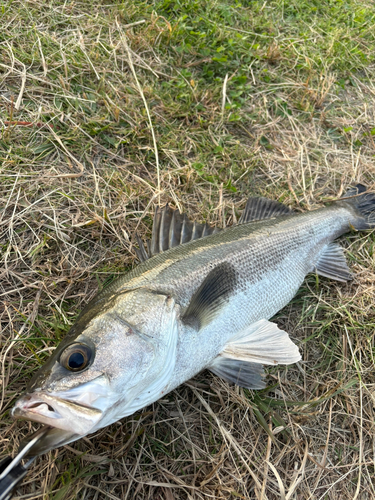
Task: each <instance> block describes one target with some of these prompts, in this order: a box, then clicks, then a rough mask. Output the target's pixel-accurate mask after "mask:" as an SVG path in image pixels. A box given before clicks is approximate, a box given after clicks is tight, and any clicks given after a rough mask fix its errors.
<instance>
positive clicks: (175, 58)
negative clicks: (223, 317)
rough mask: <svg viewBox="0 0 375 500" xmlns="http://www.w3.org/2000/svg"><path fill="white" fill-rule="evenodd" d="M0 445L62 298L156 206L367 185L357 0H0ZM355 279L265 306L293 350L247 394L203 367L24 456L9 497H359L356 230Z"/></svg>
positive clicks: (368, 31)
mask: <svg viewBox="0 0 375 500" xmlns="http://www.w3.org/2000/svg"><path fill="white" fill-rule="evenodd" d="M0 19H1V32H0V76H1V82H0V127H1V130H0V158H1V166H0V196H1V203H0V224H1V226H0V231H1V233H0V245H1V260H2V269H1V282H0V296H1V302H0V317H1V326H2V331H1V364H0V369H1V377H2V385H1V398H0V403H1V410H2V417H1V421H0V426H1V427H0V429H1V438H0V445H1V447H0V450H1V455H4V454H8V453H12V452H14V451H15V450H16V449H17V446H18V443H19V442H20V440H21V439H22V437H23V436H25V435H26V434H28V433H29V432H30V431H32V430H33V429H36V428H37V426H36V425H33V424H31V423H29V422H20V421H16V422H15V421H13V420H12V419H11V417H10V410H11V408H12V406H13V404H14V402H15V400H16V398H17V397H18V395H19V394H20V393H21V392H22V391H24V390H25V387H26V383H27V380H28V379H29V378H30V376H31V374H32V373H34V372H35V370H36V369H37V368H38V367H39V366H40V365H42V364H43V363H44V361H45V360H46V358H47V357H48V355H49V354H50V353H51V352H52V350H53V349H54V347H55V346H56V345H57V344H58V343H59V341H60V339H61V338H62V337H63V335H64V334H65V333H66V332H67V330H68V329H69V327H70V325H71V324H72V323H73V322H74V319H75V318H76V317H77V315H78V313H79V311H80V310H81V309H82V307H83V305H84V304H85V303H87V301H88V300H89V299H90V298H91V297H93V296H94V295H95V294H96V293H97V291H98V290H100V289H101V288H102V287H103V286H105V284H106V283H108V282H109V281H111V280H113V279H114V278H116V277H117V276H119V275H120V274H122V273H124V272H126V271H127V270H129V269H131V268H132V267H133V266H134V265H136V255H135V249H134V248H135V247H134V246H133V245H134V234H135V232H136V231H138V232H139V233H140V235H141V236H142V238H147V237H149V236H150V233H151V226H152V215H153V213H154V210H155V207H156V205H157V204H164V203H166V202H169V203H170V204H171V205H172V206H173V207H178V208H179V209H180V210H181V211H184V212H186V213H187V214H188V215H189V217H190V218H192V219H194V220H197V221H199V222H202V221H207V222H209V223H211V224H217V225H219V226H221V227H222V226H224V225H230V224H232V223H233V221H236V220H238V217H239V215H240V213H241V210H242V208H243V207H244V205H245V203H246V199H247V197H248V196H249V195H257V196H259V195H262V196H267V197H269V198H272V199H275V200H279V201H281V202H283V203H285V204H287V205H288V206H290V207H292V208H294V209H296V210H298V211H306V210H313V209H314V208H317V207H319V206H322V204H323V203H328V202H330V201H331V200H334V199H336V198H337V197H339V196H340V195H341V194H342V193H343V192H344V191H345V189H346V187H347V186H349V185H351V184H353V183H356V182H361V183H363V184H365V185H367V186H368V187H369V188H373V189H375V166H374V165H375V163H374V155H375V116H374V115H375V106H374V104H375V85H374V83H373V74H374V69H375V31H374V29H373V26H374V22H375V7H374V4H373V2H371V1H370V0H367V1H366V0H364V1H360V0H345V1H342V0H325V1H322V0H309V1H307V0H275V1H267V0H266V1H264V0H260V1H258V0H254V1H244V2H242V3H241V2H238V1H235V0H233V1H232V2H230V1H229V0H228V1H224V0H200V1H199V2H198V1H197V0H186V1H180V0H164V1H158V0H155V1H154V2H151V1H143V2H142V1H140V0H133V1H131V0H125V1H117V2H111V1H107V2H93V1H92V0H86V1H71V2H68V1H58V0H49V1H42V0H22V1H18V0H13V1H11V0H9V1H4V0H2V1H1V0H0ZM341 244H342V245H343V246H344V247H345V253H346V256H347V260H348V263H349V266H350V268H351V269H352V271H353V273H354V280H353V281H352V282H350V283H348V284H343V283H337V282H333V281H330V280H328V279H324V278H318V277H316V276H315V275H310V276H308V277H307V278H306V281H305V283H304V284H303V286H302V287H301V289H300V291H299V293H298V294H297V296H296V297H295V299H294V300H293V301H292V302H291V303H290V304H289V305H288V306H287V307H286V308H285V309H283V310H282V311H280V313H279V314H278V315H277V317H276V318H274V321H276V322H277V323H278V324H279V326H280V327H282V328H283V329H285V330H287V331H288V332H289V333H290V336H291V337H292V339H293V340H294V341H295V342H296V343H297V344H298V346H299V348H300V351H301V354H302V359H303V360H302V361H301V362H300V363H299V364H298V365H294V366H290V367H281V368H274V369H272V370H270V371H269V376H268V387H267V389H265V390H263V391H258V392H257V391H248V390H243V389H239V388H237V387H234V386H230V385H229V384H227V383H226V382H224V381H222V380H220V379H219V378H217V377H215V376H214V375H212V374H210V373H209V372H203V373H202V374H200V375H199V376H197V377H196V378H195V379H193V380H191V381H189V382H188V383H187V384H185V385H183V386H181V387H180V388H179V389H178V390H176V391H174V392H172V393H171V394H168V395H167V396H166V397H165V398H164V399H163V400H160V401H159V402H157V403H155V404H154V405H152V406H151V407H148V408H145V409H144V410H143V411H140V412H138V413H137V414H135V415H134V416H131V417H128V418H126V419H124V420H123V421H121V422H119V423H117V424H114V425H112V426H110V427H108V428H105V429H103V430H101V431H99V432H97V433H96V434H95V435H94V436H90V437H89V438H85V439H83V440H81V441H78V442H76V443H73V444H72V445H70V446H66V447H64V448H62V449H58V450H55V451H52V452H50V453H49V454H48V455H44V456H42V457H40V458H38V459H37V461H36V462H35V463H34V464H33V466H32V467H31V470H30V474H29V475H28V476H27V478H26V480H25V481H24V484H23V486H22V487H20V488H19V489H18V491H17V493H16V498H23V499H26V498H27V499H28V500H30V499H44V500H46V499H51V500H52V499H53V500H63V499H67V500H68V499H82V500H83V499H85V500H91V499H92V500H94V499H104V498H108V499H133V498H134V499H135V498H136V499H155V500H177V499H194V500H195V499H197V500H198V499H199V500H203V499H204V500H206V499H207V500H208V499H212V498H214V499H237V498H240V499H257V500H260V499H262V500H266V499H268V500H273V499H279V498H281V499H289V500H292V499H295V500H300V499H301V500H302V499H303V500H305V499H306V500H308V499H310V500H323V499H348V500H349V499H350V500H353V499H366V500H367V499H370V498H374V497H375V482H374V466H375V459H374V449H375V442H374V394H375V393H374V388H375V386H374V384H375V378H374V337H373V332H374V326H375V314H374V309H373V298H374V279H375V260H374V259H375V257H374V255H375V252H374V248H375V234H374V233H373V232H370V231H368V232H365V233H356V232H354V231H353V232H352V233H349V234H348V235H346V236H345V237H343V238H342V241H341Z"/></svg>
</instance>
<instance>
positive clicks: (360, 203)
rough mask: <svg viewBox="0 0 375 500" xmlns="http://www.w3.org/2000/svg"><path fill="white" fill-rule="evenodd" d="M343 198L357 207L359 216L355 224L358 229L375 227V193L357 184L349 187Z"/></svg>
mask: <svg viewBox="0 0 375 500" xmlns="http://www.w3.org/2000/svg"><path fill="white" fill-rule="evenodd" d="M341 199H342V200H345V202H346V203H349V204H350V205H352V207H353V208H355V209H356V211H357V213H358V216H359V217H358V222H357V223H356V224H355V228H356V229H359V230H361V229H371V228H373V227H375V193H372V192H370V191H367V188H366V187H365V186H363V185H362V184H357V185H356V186H353V187H351V188H349V189H348V191H347V192H346V193H345V194H344V196H342V197H341Z"/></svg>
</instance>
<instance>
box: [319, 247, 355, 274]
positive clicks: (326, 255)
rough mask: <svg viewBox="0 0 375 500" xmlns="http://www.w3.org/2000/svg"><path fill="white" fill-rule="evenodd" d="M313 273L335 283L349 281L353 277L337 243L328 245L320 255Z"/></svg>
mask: <svg viewBox="0 0 375 500" xmlns="http://www.w3.org/2000/svg"><path fill="white" fill-rule="evenodd" d="M314 271H316V273H317V274H320V275H321V276H325V277H326V278H331V279H333V280H337V281H344V282H345V281H350V280H352V279H353V275H352V273H351V272H350V269H349V268H348V265H347V263H346V259H345V255H344V252H343V249H342V248H341V247H340V245H339V244H338V243H335V242H333V243H330V244H329V245H327V247H326V248H325V250H324V251H323V252H322V253H321V254H320V257H319V260H318V262H317V263H316V265H315V268H314Z"/></svg>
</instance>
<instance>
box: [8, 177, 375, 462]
mask: <svg viewBox="0 0 375 500" xmlns="http://www.w3.org/2000/svg"><path fill="white" fill-rule="evenodd" d="M374 226H375V194H373V193H369V192H366V189H365V188H364V187H363V186H361V185H358V186H356V187H355V188H351V189H350V190H349V191H348V192H347V193H346V195H345V196H344V197H343V198H341V199H340V200H338V201H336V202H334V203H332V204H331V205H330V206H328V207H325V208H321V209H319V210H315V211H311V212H306V213H294V212H292V211H291V210H290V209H289V208H287V207H285V206H284V205H282V204H280V203H278V202H274V201H270V200H267V199H265V198H250V199H249V200H248V202H247V205H246V208H245V211H244V213H243V214H242V216H241V219H240V220H239V223H238V225H236V226H232V227H230V228H227V229H225V230H221V231H220V230H217V229H214V228H211V227H209V226H207V225H200V224H195V223H194V224H192V223H191V222H189V221H188V220H187V218H186V216H182V215H181V214H180V213H179V212H178V211H174V210H172V209H170V208H169V207H168V206H166V207H164V209H157V211H156V214H155V220H154V226H153V234H152V240H151V242H148V245H147V250H146V248H145V247H144V246H143V243H142V242H141V241H140V240H139V238H138V240H139V243H140V249H139V251H138V255H139V257H140V259H141V260H142V262H141V264H139V265H138V266H137V267H135V268H134V269H133V270H132V271H130V272H129V273H127V274H126V275H124V276H123V277H121V278H119V279H118V280H117V281H115V282H114V283H112V284H111V285H109V286H108V287H107V288H106V289H105V290H104V291H102V292H101V293H99V294H98V295H97V296H96V297H95V298H94V299H93V300H92V301H91V302H90V303H89V304H88V305H87V306H86V307H85V308H84V310H83V311H82V313H81V315H80V316H79V318H78V320H77V322H76V323H75V324H74V325H73V327H72V328H71V330H70V331H69V333H68V334H67V336H66V338H65V339H64V340H63V342H62V343H61V344H60V345H59V346H58V348H57V349H56V350H55V351H54V353H53V354H52V356H51V357H50V359H49V360H48V361H47V363H46V364H45V365H44V366H43V367H42V368H41V369H40V370H39V371H38V372H37V373H36V374H35V376H34V378H33V379H32V381H31V383H30V384H29V387H28V389H27V391H26V393H25V395H23V396H22V397H21V398H20V399H19V400H18V401H17V403H16V405H15V407H14V408H13V411H12V413H13V416H14V417H16V418H26V419H29V420H33V421H36V422H40V423H43V424H47V425H50V426H51V427H52V428H51V429H50V431H48V432H47V433H46V435H45V436H44V437H43V438H42V439H41V440H40V441H39V442H38V443H37V444H36V445H35V446H34V447H33V448H32V450H31V451H30V454H31V455H36V454H40V453H44V452H46V451H48V450H50V449H52V448H55V447H57V446H61V445H63V444H66V443H69V442H72V441H75V440H77V439H79V438H81V437H82V436H85V435H87V434H90V433H93V432H95V431H96V430H98V429H100V428H102V427H104V426H107V425H109V424H111V423H113V422H115V421H117V420H119V419H121V418H123V417H126V416H127V415H131V414H132V413H134V412H135V411H137V410H139V409H141V408H143V407H145V406H146V405H149V404H150V403H152V402H154V401H156V400H157V399H159V398H160V397H162V396H163V395H165V394H167V393H168V392H170V391H172V390H173V389H174V388H176V387H177V386H178V385H180V384H182V383H183V382H185V381H187V380H188V379H190V378H191V377H193V376H194V375H196V374H197V373H199V372H200V371H202V370H203V369H205V368H207V369H209V370H211V371H212V372H214V373H215V374H217V375H219V376H220V377H222V378H224V379H226V380H228V381H230V382H234V383H236V384H238V385H240V386H243V387H247V388H253V389H260V388H263V387H265V382H264V380H263V378H264V373H263V365H276V364H279V363H280V364H290V363H295V362H297V361H298V360H300V354H299V351H298V348H297V346H296V345H295V344H294V343H293V342H292V341H291V340H290V338H289V336H288V334H287V333H286V332H284V331H282V330H280V329H279V328H278V327H277V325H276V324H274V323H271V322H270V321H268V320H269V318H271V317H272V316H274V315H275V314H276V313H277V312H278V311H279V310H280V309H281V308H282V307H284V306H285V305H286V304H287V303H288V302H289V301H290V300H291V299H292V298H293V296H294V295H295V294H296V292H297V291H298V288H299V287H300V285H301V283H302V282H303V280H304V278H305V276H306V275H307V274H308V273H310V272H316V273H318V274H320V275H323V276H326V277H330V278H333V279H336V280H339V281H347V280H350V279H351V273H350V271H349V269H348V267H347V265H346V262H345V257H344V254H343V251H342V249H341V247H340V246H339V245H338V244H337V243H335V242H334V240H335V239H336V238H338V237H339V236H340V235H342V234H343V233H346V232H347V231H349V230H350V229H351V228H355V229H357V230H362V229H369V228H372V227H374Z"/></svg>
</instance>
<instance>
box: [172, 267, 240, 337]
mask: <svg viewBox="0 0 375 500" xmlns="http://www.w3.org/2000/svg"><path fill="white" fill-rule="evenodd" d="M237 281H238V279H237V272H236V270H235V269H234V267H233V266H232V265H231V264H229V263H228V262H222V263H221V264H218V265H217V266H216V267H214V268H213V269H212V271H210V272H209V273H208V275H207V276H206V277H205V279H204V280H203V283H202V284H201V286H200V287H199V288H198V290H197V291H196V292H195V293H194V295H193V296H192V298H191V301H190V304H189V305H188V307H187V309H186V311H185V313H184V314H183V316H182V318H181V319H182V321H183V322H184V323H185V324H187V325H190V326H192V327H193V328H194V329H195V330H200V329H201V328H203V327H204V326H206V325H207V324H208V323H210V322H211V321H212V320H213V319H214V318H215V316H216V315H217V314H218V313H219V312H220V310H221V308H222V307H223V306H224V305H225V304H226V302H227V301H228V298H229V297H230V295H231V294H232V293H233V291H234V290H235V288H236V285H237Z"/></svg>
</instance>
